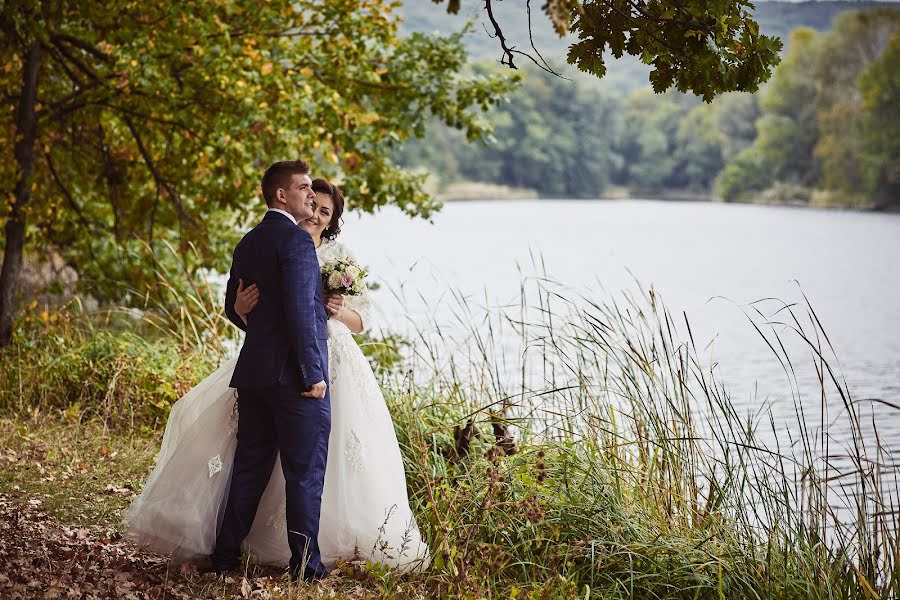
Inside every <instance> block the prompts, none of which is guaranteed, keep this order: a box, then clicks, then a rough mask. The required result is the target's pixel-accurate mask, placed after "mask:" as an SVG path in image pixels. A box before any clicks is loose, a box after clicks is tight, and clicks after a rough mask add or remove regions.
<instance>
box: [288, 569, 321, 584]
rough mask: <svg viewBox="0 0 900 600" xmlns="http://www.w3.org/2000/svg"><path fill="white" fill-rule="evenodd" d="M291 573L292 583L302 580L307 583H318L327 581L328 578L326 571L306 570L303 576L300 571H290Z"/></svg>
mask: <svg viewBox="0 0 900 600" xmlns="http://www.w3.org/2000/svg"><path fill="white" fill-rule="evenodd" d="M290 573H291V581H292V582H294V583H297V582H298V581H300V580H301V579H302V580H303V581H305V582H307V583H309V582H310V581H316V580H318V579H325V577H327V576H328V573H327V572H326V571H316V570H313V569H305V570H304V571H303V572H302V574H301V571H300V569H293V568H292V569H290Z"/></svg>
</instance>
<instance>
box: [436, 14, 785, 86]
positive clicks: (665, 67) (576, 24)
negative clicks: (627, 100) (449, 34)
mask: <svg viewBox="0 0 900 600" xmlns="http://www.w3.org/2000/svg"><path fill="white" fill-rule="evenodd" d="M433 1H434V2H435V3H437V4H442V3H444V0H433ZM446 1H447V10H448V12H451V13H456V12H458V11H459V9H460V6H461V0H446ZM483 1H484V7H485V11H486V13H487V16H488V19H489V21H490V24H491V27H492V28H493V31H492V33H493V34H494V35H495V36H496V38H497V41H498V43H499V44H500V47H501V49H502V50H503V59H502V62H503V64H505V65H507V66H509V67H512V68H515V61H516V60H517V59H518V58H519V57H525V58H526V59H529V60H531V61H533V62H535V63H536V64H539V65H540V66H542V67H543V68H545V69H547V70H551V71H552V68H551V67H550V66H549V65H548V64H547V63H546V62H545V61H544V60H543V59H542V58H541V57H540V54H539V53H537V52H536V51H535V52H534V54H536V55H537V56H534V55H532V54H529V53H527V52H522V51H521V50H518V49H516V48H515V47H510V46H509V45H508V44H507V41H506V38H505V36H504V35H503V27H502V23H500V22H498V19H497V18H496V17H495V15H494V12H493V6H492V0H483ZM526 5H527V10H528V11H529V19H530V14H531V3H530V0H529V2H527V3H526ZM752 6H753V5H752V4H751V3H750V2H749V1H748V0H686V1H681V2H671V1H663V0H547V1H546V2H545V3H544V5H543V7H544V12H545V14H546V15H547V17H548V18H549V19H550V21H551V23H552V24H553V27H554V28H555V30H556V32H557V34H558V35H560V36H563V35H565V34H566V33H568V32H571V33H572V34H574V35H575V36H576V38H577V39H576V41H575V42H574V43H573V44H572V45H571V46H570V47H569V52H568V61H569V63H571V64H574V65H576V66H577V67H578V68H579V69H581V70H582V71H585V72H587V73H591V74H592V75H595V76H597V77H603V76H604V75H605V74H606V60H607V59H606V56H605V55H606V53H607V52H609V53H612V55H613V56H614V57H616V58H621V57H622V56H624V55H625V54H626V53H627V54H630V55H632V56H636V57H639V58H640V59H641V61H642V62H644V63H645V64H647V65H650V66H652V67H653V69H652V71H651V73H650V82H651V83H652V84H653V89H654V90H655V91H656V92H663V91H666V90H668V89H669V88H672V87H674V88H676V89H678V90H679V91H681V92H693V93H694V94H697V95H698V96H701V97H703V99H704V100H706V101H710V100H712V98H713V97H714V96H716V95H718V94H720V93H722V92H729V91H747V92H754V91H756V90H757V89H758V88H759V85H760V84H761V83H763V82H765V81H766V80H767V79H768V78H769V76H770V74H771V68H772V67H773V66H774V65H775V64H777V63H778V53H779V51H780V50H781V41H780V40H778V39H777V38H774V37H770V36H765V35H760V34H759V25H758V24H757V22H756V21H755V20H754V19H753V18H752V16H751V13H750V9H751V8H752Z"/></svg>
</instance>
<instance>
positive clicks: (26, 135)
mask: <svg viewBox="0 0 900 600" xmlns="http://www.w3.org/2000/svg"><path fill="white" fill-rule="evenodd" d="M40 65H41V44H40V42H34V43H33V44H32V45H31V46H30V47H29V48H28V51H27V53H26V55H25V67H24V69H22V71H23V78H22V94H21V96H20V97H19V107H18V110H17V112H16V138H17V141H16V147H15V156H16V163H17V166H18V171H19V177H18V179H17V180H16V189H15V194H14V197H13V205H12V208H11V210H10V212H9V216H8V217H7V220H6V247H5V248H4V249H3V269H2V270H0V348H2V347H5V346H8V345H9V342H10V340H11V338H12V329H13V317H14V316H15V314H16V308H17V302H18V298H17V297H16V296H17V294H16V292H17V291H18V288H19V280H20V279H21V278H22V253H23V249H24V246H25V215H24V214H23V212H22V209H23V208H24V206H25V205H26V204H27V203H28V201H29V200H30V199H31V174H32V172H33V171H34V142H35V138H36V137H37V119H36V117H35V110H34V109H35V102H36V100H37V80H38V69H39V68H40Z"/></svg>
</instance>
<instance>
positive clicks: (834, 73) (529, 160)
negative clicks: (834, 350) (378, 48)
mask: <svg viewBox="0 0 900 600" xmlns="http://www.w3.org/2000/svg"><path fill="white" fill-rule="evenodd" d="M470 4H471V7H472V8H475V7H476V4H475V3H470ZM498 6H502V7H503V8H502V9H500V10H498V18H499V19H501V20H502V22H503V23H504V27H505V28H506V30H507V31H506V33H508V34H509V36H510V37H512V38H513V39H514V40H517V41H518V42H519V43H520V47H523V48H527V47H528V46H529V43H528V39H527V21H524V18H525V12H524V9H523V10H517V9H516V7H517V5H515V4H514V3H507V2H505V3H500V4H498ZM430 8H431V7H430V6H427V5H425V3H421V4H420V3H415V4H413V3H410V4H409V5H408V6H406V7H404V9H403V10H404V11H406V13H407V23H406V27H407V28H410V29H413V28H414V29H419V30H435V29H436V30H441V31H449V30H452V29H454V28H459V27H462V26H464V24H465V22H466V19H467V17H464V16H463V14H462V13H465V11H466V9H467V5H466V3H463V10H462V11H461V14H460V15H457V16H452V15H445V14H444V13H443V12H441V11H434V10H426V9H430ZM849 8H853V9H856V10H848V9H849ZM756 15H757V18H758V19H759V20H760V26H761V30H762V31H763V32H767V33H770V34H772V33H774V34H777V35H780V36H784V41H785V48H786V49H785V52H784V55H783V61H782V64H781V65H779V67H778V68H777V69H776V70H775V73H774V74H773V77H772V79H770V81H769V82H768V83H767V84H765V85H764V86H763V88H762V89H761V90H760V92H759V93H757V94H753V95H751V94H739V93H732V94H725V95H723V96H721V97H719V98H716V99H715V100H714V101H713V102H712V103H709V104H707V103H703V102H702V101H701V100H700V99H699V98H696V97H694V96H690V95H684V94H679V93H674V92H670V93H666V94H654V93H653V92H652V91H651V90H650V88H649V84H648V82H647V69H646V68H645V67H644V65H641V64H640V63H639V62H638V61H637V60H636V59H630V60H629V59H628V57H626V59H623V60H613V61H610V62H609V68H610V70H609V74H608V75H607V76H606V77H604V78H603V79H601V80H598V79H596V78H595V77H592V76H588V75H584V74H581V73H578V72H575V71H574V70H572V69H571V68H567V66H566V65H563V64H561V63H562V62H563V61H562V57H563V56H564V43H563V42H561V41H560V40H558V39H557V38H556V37H555V35H554V34H553V33H552V31H549V26H548V25H546V24H545V23H544V22H543V21H544V19H538V18H534V19H533V24H534V27H535V35H534V38H535V46H536V47H537V48H538V49H539V50H540V51H541V52H542V54H543V56H544V57H546V58H547V59H548V60H550V61H551V62H554V61H553V58H556V59H557V60H556V62H555V63H554V64H560V66H561V67H562V68H563V69H564V73H565V75H566V77H567V78H565V79H564V78H560V77H556V76H554V75H551V74H549V73H546V72H542V71H540V70H538V69H537V68H534V67H527V68H525V69H522V70H520V71H518V72H516V73H517V75H518V76H521V77H522V81H521V82H520V87H519V90H518V92H516V93H515V94H513V95H512V96H511V98H510V100H509V102H507V103H506V104H504V105H502V106H500V107H499V108H497V109H495V110H494V111H493V112H492V113H491V114H490V115H489V118H490V119H491V120H492V121H493V123H494V126H495V131H494V136H493V137H492V138H490V139H489V140H488V141H487V143H484V144H472V143H470V142H469V141H467V140H466V138H465V136H464V135H463V134H462V132H459V131H456V130H454V129H452V128H449V127H446V126H434V127H431V128H430V129H429V131H428V134H427V136H426V137H425V138H424V139H422V140H414V141H412V142H410V143H408V144H406V146H405V147H404V148H403V150H402V151H401V152H400V153H399V154H398V156H397V159H398V161H399V162H400V163H401V164H404V165H406V166H413V167H420V168H424V169H427V170H428V171H430V172H432V173H433V174H434V177H433V181H434V182H435V184H436V185H437V186H438V188H439V191H444V192H445V193H446V192H447V190H448V188H449V189H450V192H449V196H451V197H452V196H454V195H457V196H458V195H462V196H469V197H471V196H472V194H470V193H468V192H466V191H463V192H460V191H459V188H460V186H458V185H457V186H453V184H458V183H459V182H481V183H489V184H495V185H500V186H508V187H511V188H526V189H529V190H534V193H536V194H538V195H539V196H542V197H574V198H595V197H600V196H604V195H610V194H613V195H620V196H621V195H631V196H645V197H646V196H649V197H715V198H719V199H724V200H727V201H765V202H789V203H794V204H813V205H820V206H825V205H828V206H854V207H877V208H891V207H895V206H897V204H898V202H900V198H898V196H900V193H898V189H900V188H898V186H900V158H898V156H900V148H898V147H897V145H896V143H895V142H893V141H892V140H894V139H900V132H896V131H895V130H896V129H897V126H898V123H900V115H898V114H897V109H896V108H895V107H897V106H900V82H898V73H900V63H898V62H897V56H896V55H897V52H898V48H900V7H898V6H897V5H896V4H891V3H884V2H859V3H855V2H817V3H796V4H795V3H778V2H765V3H759V4H758V6H757V9H756ZM469 16H471V15H469ZM465 39H466V40H467V42H466V43H467V46H468V47H469V49H470V52H471V53H472V55H473V57H474V58H479V59H481V60H480V61H479V62H477V64H476V66H474V67H473V69H475V70H476V71H481V72H483V73H489V72H500V73H503V72H506V73H507V74H510V76H512V75H511V73H512V72H510V71H509V70H508V69H504V68H503V67H500V66H499V65H497V64H496V61H492V60H490V58H491V57H494V56H495V55H496V52H495V49H494V48H493V46H492V43H493V42H494V40H491V39H490V38H488V37H487V35H486V34H485V33H484V30H483V27H482V25H481V24H480V19H475V20H474V21H473V27H472V31H471V32H470V33H469V34H467V35H466V38H465ZM479 193H484V192H482V191H479V192H476V193H475V196H476V197H477V194H479ZM488 193H490V192H488Z"/></svg>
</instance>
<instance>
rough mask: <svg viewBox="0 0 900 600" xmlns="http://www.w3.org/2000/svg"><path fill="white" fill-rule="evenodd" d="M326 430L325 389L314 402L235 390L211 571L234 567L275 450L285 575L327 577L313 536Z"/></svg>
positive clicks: (275, 390)
mask: <svg viewBox="0 0 900 600" xmlns="http://www.w3.org/2000/svg"><path fill="white" fill-rule="evenodd" d="M326 373H327V370H326ZM330 432H331V397H330V391H329V392H328V393H326V396H325V398H324V399H319V398H307V397H304V396H301V395H300V390H299V389H298V388H297V387H294V386H290V387H281V386H278V387H276V386H273V387H265V388H239V389H238V431H237V449H236V450H235V456H234V467H233V470H232V475H231V485H230V487H229V492H228V501H227V504H226V506H225V514H224V517H223V519H222V525H221V528H220V530H219V534H218V537H217V538H216V548H215V551H214V552H213V555H212V562H213V565H214V567H215V568H216V569H217V570H223V571H224V570H231V569H234V568H236V567H237V566H238V565H239V564H240V552H241V544H242V542H243V540H244V538H245V537H247V534H248V533H249V532H250V528H251V526H252V525H253V520H254V518H255V517H256V509H257V506H258V505H259V501H260V498H261V497H262V494H263V492H264V491H265V489H266V486H267V485H268V483H269V478H270V477H271V474H272V469H273V467H274V465H275V459H276V457H277V455H278V453H279V452H280V453H281V466H282V470H283V472H284V479H285V486H286V487H285V497H286V502H287V504H286V507H285V508H286V516H287V530H288V544H289V545H290V548H291V563H290V567H291V572H292V573H293V574H295V575H297V576H304V577H305V578H310V577H317V576H322V575H324V574H325V567H324V565H323V564H322V560H321V556H320V554H319V542H318V535H319V513H320V510H321V506H322V490H323V488H324V485H325V463H326V460H327V457H328V436H329V434H330Z"/></svg>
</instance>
